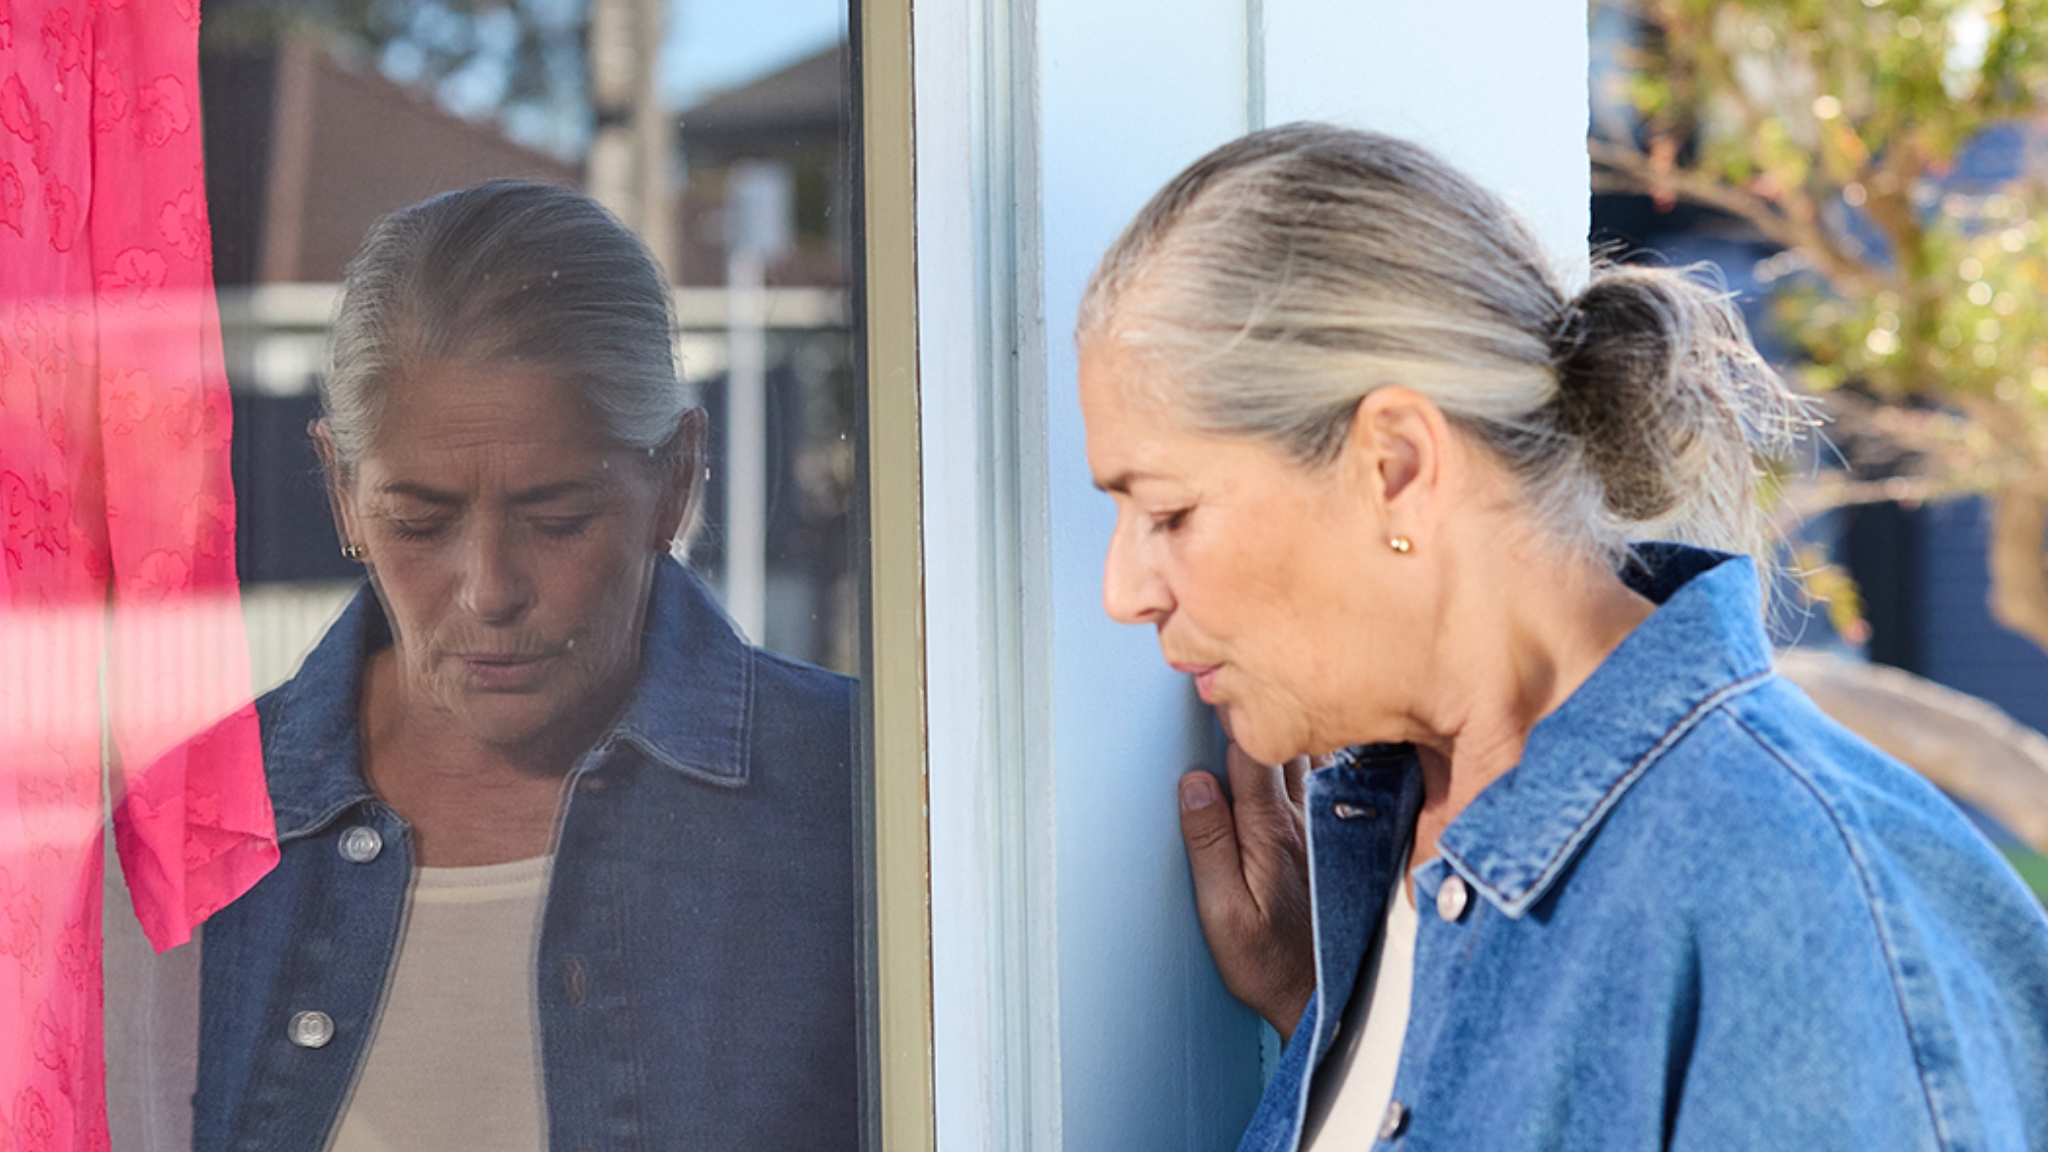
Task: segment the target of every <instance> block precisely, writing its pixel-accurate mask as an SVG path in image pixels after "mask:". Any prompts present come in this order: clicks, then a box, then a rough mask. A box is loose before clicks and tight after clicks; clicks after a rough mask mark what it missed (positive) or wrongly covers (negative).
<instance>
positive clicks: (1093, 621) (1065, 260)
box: [1037, 0, 1259, 1152]
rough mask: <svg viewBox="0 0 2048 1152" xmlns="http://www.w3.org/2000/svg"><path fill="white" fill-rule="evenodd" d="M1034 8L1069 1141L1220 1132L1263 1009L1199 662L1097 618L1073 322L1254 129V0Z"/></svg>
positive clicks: (1099, 511)
mask: <svg viewBox="0 0 2048 1152" xmlns="http://www.w3.org/2000/svg"><path fill="white" fill-rule="evenodd" d="M1037 21H1038V29H1039V61H1038V67H1039V78H1040V84H1041V87H1040V93H1041V96H1040V106H1039V148H1040V174H1041V191H1042V197H1043V199H1042V201H1041V212H1042V217H1041V218H1042V227H1043V230H1044V231H1043V245H1044V254H1045V263H1044V267H1045V307H1046V316H1047V321H1046V324H1047V329H1048V331H1047V338H1046V342H1047V356H1046V360H1047V377H1048V385H1047V402H1048V412H1047V439H1048V451H1047V462H1046V464H1047V471H1048V487H1049V491H1048V492H1047V500H1048V502H1049V512H1050V519H1051V524H1052V533H1051V540H1050V545H1051V550H1052V555H1051V600H1052V656H1053V658H1052V674H1053V696H1052V709H1053V718H1052V728H1053V731H1052V737H1053V739H1052V754H1053V762H1054V767H1055V770H1056V771H1057V772H1058V780H1057V790H1056V810H1057V819H1058V824H1059V829H1058V847H1057V850H1058V861H1057V868H1058V903H1059V920H1058V933H1059V1019H1060V1042H1059V1043H1060V1072H1059V1078H1060V1088H1061V1098H1062V1108H1061V1117H1060V1119H1061V1143H1062V1145H1063V1146H1064V1147H1066V1148H1075V1149H1080V1148H1102V1149H1112V1148H1113V1149H1119V1150H1128V1152H1143V1150H1146V1149H1160V1150H1162V1152H1163V1150H1166V1149H1174V1150H1179V1149H1210V1148H1229V1147H1231V1146H1233V1145H1234V1143H1235V1142H1236V1138H1237V1135H1238V1133H1239V1132H1240V1131H1241V1130H1242V1128H1243V1123H1244V1118H1245V1117H1246V1116H1247V1115H1248V1114H1249V1112H1250V1109H1251V1106H1252V1105H1253V1104H1254V1103H1256V1101H1257V1096H1258V1089H1259V1083H1258V1054H1259V1048H1258V1031H1257V1029H1258V1023H1257V1021H1256V1019H1254V1018H1253V1017H1252V1015H1251V1014H1250V1013H1249V1012H1247V1011H1245V1010H1244V1009H1243V1008H1241V1007H1239V1006H1238V1005H1236V1004H1235V1003H1233V1002H1232V1001H1231V1000H1230V998H1229V996H1228V995H1227V994H1226V993H1225V992H1224V991H1223V986H1222V983H1221V982H1220V981H1219V980H1218V979H1217V977H1216V974H1215V970H1214V967H1213V966H1212V965H1211V964H1210V963H1209V960H1208V955H1207V952H1206V951H1205V949H1204V948H1203V945H1202V941H1201V933H1200V930H1199V928H1198V927H1197V925H1196V923H1195V918H1194V905H1193V895H1192V892H1191V890H1190V888H1189V885H1188V879H1187V866H1186V863H1185V861H1184V860H1183V858H1182V855H1181V850H1180V838H1179V831H1178V829H1179V817H1178V814H1177V809H1176V807H1175V804H1176V799H1175V796H1176V793H1175V788H1174V781H1175V780H1176V779H1178V777H1179V775H1180V773H1181V771H1182V770H1183V769H1185V768H1186V767H1187V766H1188V764H1189V757H1190V756H1191V755H1192V754H1193V753H1194V749H1193V748H1192V747H1191V742H1190V740H1189V739H1188V736H1187V733H1188V731H1189V728H1190V724H1189V718H1190V716H1191V712H1192V709H1191V703H1192V702H1191V700H1190V698H1189V695H1188V689H1187V682H1186V678H1185V677H1183V676H1180V675H1178V674H1176V673H1174V672H1172V671H1171V670H1169V669H1168V668H1166V667H1165V666H1164V665H1163V664H1162V663H1161V662H1160V659H1159V650H1158V646H1157V644H1156V643H1155V642H1154V639H1153V635H1152V633H1151V631H1150V630H1147V629H1137V628H1123V627H1119V626H1117V625H1115V624H1113V623H1111V622H1110V621H1109V620H1108V618H1107V617H1105V616H1104V615H1103V611H1102V606H1101V596H1100V588H1101V572H1102V549H1103V546H1104V544H1105V543H1106V542H1107V540H1108V539H1109V531H1110V526H1111V523H1112V520H1113V509H1112V507H1111V504H1110V501H1109V499H1108V498H1107V497H1105V496H1103V495H1101V494H1100V493H1098V492H1096V491H1095V490H1094V489H1093V487H1092V486H1091V485H1090V483H1089V475H1088V466H1087V461H1086V457H1085V455H1084V451H1085V444H1084V433H1083V429H1082V426H1081V412H1080V407H1079V404H1078V402H1077V400H1076V398H1075V393H1074V388H1073V380H1074V372H1075V359H1074V350H1073V346H1072V342H1071V340H1070V339H1069V338H1068V333H1069V331H1070V329H1071V326H1072V319H1073V316H1074V310H1075V307H1076V305H1077V304H1078V302H1079V299H1080V292H1081V288H1082V285H1083V283H1084V282H1085V280H1086V278H1087V275H1088V271H1089V269H1090V268H1092V267H1093V265H1094V262H1095V260H1096V258H1097V257H1098V256H1100V255H1101V253H1102V251H1103V249H1104V248H1106V247H1108V245H1109V242H1110V241H1111V240H1112V239H1114V238H1115V236H1116V233H1117V231H1118V230H1119V229H1120V228H1121V227H1122V226H1123V224H1124V222H1125V221H1126V220H1128V219H1129V218H1130V217H1131V215H1132V214H1133V213H1135V212H1136V211H1137V209H1138V207H1139V206H1140V205H1141V204H1143V203H1144V201H1145V199H1146V198H1147V197H1149V196H1150V195H1151V194H1152V192H1153V191H1154V190H1155V189H1157V188H1158V187H1159V185H1161V184H1163V183H1164V182H1165V181H1166V180H1167V179H1168V178H1169V177H1171V176H1172V175H1173V174H1174V173H1175V172H1177V171H1179V170H1180V168H1181V167H1182V166H1184V165H1185V164H1186V163H1187V162H1188V161H1190V160H1192V159H1194V158H1195V157H1196V156H1198V155H1200V154H1201V153H1202V152H1204V151H1206V150H1208V149H1209V148H1211V147H1213V146H1214V145H1216V144H1218V143H1221V142H1222V141H1224V140H1227V139H1229V138H1230V137H1232V136H1236V135H1239V134H1241V133H1242V132H1244V131H1245V127H1246V123H1245V36H1244V6H1243V3H1242V0H1178V2H1176V3H1175V4H1173V5H1172V6H1171V7H1170V8H1162V7H1160V6H1158V5H1152V4H1143V3H1132V2H1128V0H1109V2H1105V0H1045V2H1043V3H1040V4H1039V5H1038V8H1037Z"/></svg>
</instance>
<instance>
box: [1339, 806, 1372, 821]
mask: <svg viewBox="0 0 2048 1152" xmlns="http://www.w3.org/2000/svg"><path fill="white" fill-rule="evenodd" d="M1330 814H1331V815H1332V816H1335V817H1336V818H1337V819H1339V820H1358V819H1361V818H1362V819H1366V820H1370V819H1372V818H1373V817H1375V816H1377V815H1379V814H1380V813H1379V809H1377V808H1367V807H1365V806H1364V805H1362V804H1332V805H1330Z"/></svg>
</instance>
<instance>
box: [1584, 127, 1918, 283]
mask: <svg viewBox="0 0 2048 1152" xmlns="http://www.w3.org/2000/svg"><path fill="white" fill-rule="evenodd" d="M1586 147H1587V151H1588V152H1589V153H1590V154H1591V156H1592V158H1593V163H1594V164H1596V165H1598V166H1600V167H1601V168H1604V169H1606V170H1607V173H1608V174H1609V175H1610V176H1613V177H1615V178H1616V179H1617V180H1618V181H1619V183H1618V184H1609V185H1608V187H1609V188H1623V189H1627V190H1631V191H1638V192H1645V193H1655V192H1668V193H1670V194H1672V195H1675V196H1678V197H1680V198H1682V199H1685V200H1689V201H1691V202H1693V203H1695V204H1702V205H1705V206H1707V207H1709V208H1718V209H1720V210H1721V211H1723V212H1726V213H1728V214H1729V215H1731V216H1735V217H1737V218H1739V219H1742V220H1744V221H1747V222H1748V223H1749V224H1751V225H1753V226H1754V227H1755V228H1756V230H1757V231H1759V232H1762V233H1763V234H1764V236H1765V237H1766V238H1768V239H1769V240H1771V241H1772V242H1773V243H1776V244H1778V245H1779V246H1781V247H1784V248H1792V249H1797V250H1798V251H1800V252H1802V253H1804V254H1805V255H1806V256H1807V257H1808V258H1809V259H1811V260H1812V261H1813V262H1814V266H1815V267H1816V268H1817V269H1818V270H1819V271H1820V273H1821V274H1822V275H1823V276H1826V277H1827V278H1828V279H1829V280H1830V281H1832V282H1833V283H1834V285H1835V287H1836V288H1837V289H1839V290H1840V291H1841V292H1843V293H1844V294H1847V295H1856V296H1864V295H1869V294H1871V293H1873V292H1877V291H1879V290H1881V289H1882V288H1883V287H1884V286H1885V281H1884V278H1883V277H1882V276H1880V275H1879V274H1878V273H1877V272H1876V271H1875V270H1873V269H1872V268H1871V267H1870V266H1869V265H1867V264H1864V263H1863V262H1861V261H1859V260H1857V259H1855V258H1854V257H1851V256H1849V255H1847V254H1846V253H1844V252H1842V251H1841V249H1840V247H1839V246H1838V245H1836V244H1835V243H1834V241H1833V240H1832V238H1830V237H1829V236H1828V235H1827V233H1826V232H1825V231H1823V230H1822V229H1821V228H1820V227H1819V226H1818V225H1817V224H1815V223H1813V222H1811V221H1802V220H1795V219H1793V218H1792V217H1789V216H1787V215H1785V214H1784V213H1783V212H1781V211H1779V210H1778V208H1777V206H1776V205H1774V204H1772V203H1771V201H1769V200H1767V199H1765V198H1764V197H1762V196H1759V195H1757V194H1756V193H1754V192H1751V191H1748V190H1747V189H1743V188H1738V187H1736V186H1734V185H1732V184H1728V183H1724V182H1722V181H1720V180H1716V179H1714V178H1713V177H1711V176H1707V175H1705V174H1703V173H1700V172H1697V171H1693V170H1691V169H1686V168H1670V169H1665V168H1660V167H1658V166H1657V165H1656V164H1655V163H1654V162H1653V161H1652V160H1651V159H1650V157H1649V156H1648V155H1646V154H1645V153H1643V152H1642V151H1641V150H1640V149H1636V148H1631V147H1627V146H1625V145H1620V144H1616V143H1614V142H1612V141H1608V140H1591V141H1588V142H1587V144H1586Z"/></svg>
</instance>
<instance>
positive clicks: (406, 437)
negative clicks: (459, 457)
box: [367, 359, 620, 455]
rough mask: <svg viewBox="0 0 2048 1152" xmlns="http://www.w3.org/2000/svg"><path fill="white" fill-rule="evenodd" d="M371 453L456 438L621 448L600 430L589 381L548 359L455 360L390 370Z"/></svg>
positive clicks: (369, 446) (449, 441) (371, 435)
mask: <svg viewBox="0 0 2048 1152" xmlns="http://www.w3.org/2000/svg"><path fill="white" fill-rule="evenodd" d="M380 393H381V395H380V396H379V397H378V403H377V405H376V415H375V419H374V422H373V426H372V427H371V428H370V429H369V430H368V431H369V437H368V443H367V449H368V453H369V454H372V455H390V454H392V453H394V452H406V451H413V450H419V449H421V448H431V447H434V446H440V447H444V448H445V447H447V446H450V445H453V444H463V445H482V444H490V443H498V444H502V445H507V446H510V445H518V444H555V445H560V446H562V447H565V448H567V447H577V448H584V449H594V450H601V449H605V448H615V447H620V446H619V445H615V444H613V443H611V441H610V439H609V437H608V436H607V435H606V434H605V430H604V425H603V421H601V420H600V419H598V415H597V412H596V409H595V407H594V406H593V404H592V403H591V396H590V390H589V388H588V386H587V384H586V382H585V381H584V380H583V379H582V378H581V377H579V376H577V375H575V374H574V373H571V372H566V371H563V370H561V369H560V368H557V367H554V366H551V365H542V364H535V363H532V362H523V361H508V360H502V359H500V360H457V361H442V362H436V363H430V364H421V365H417V366H413V367H410V368H408V369H406V370H403V371H398V372H394V373H392V374H391V376H390V377H389V378H388V379H387V380H386V381H385V382H384V385H383V387H382V388H381V389H380Z"/></svg>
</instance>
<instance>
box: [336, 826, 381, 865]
mask: <svg viewBox="0 0 2048 1152" xmlns="http://www.w3.org/2000/svg"><path fill="white" fill-rule="evenodd" d="M382 851H384V837H383V836H381V835H379V834H378V832H377V830H376V829H375V828H372V827H370V826H369V825H367V824H358V825H356V826H355V827H353V828H351V829H349V830H348V831H346V832H343V833H342V834H341V858H342V859H343V860H346V861H348V862H349V863H351V864H368V863H369V862H370V861H372V860H375V859H376V858H377V855H378V853H380V852H382Z"/></svg>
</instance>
